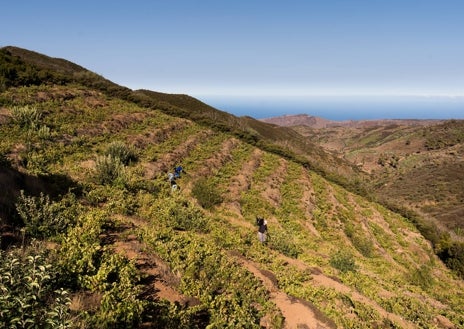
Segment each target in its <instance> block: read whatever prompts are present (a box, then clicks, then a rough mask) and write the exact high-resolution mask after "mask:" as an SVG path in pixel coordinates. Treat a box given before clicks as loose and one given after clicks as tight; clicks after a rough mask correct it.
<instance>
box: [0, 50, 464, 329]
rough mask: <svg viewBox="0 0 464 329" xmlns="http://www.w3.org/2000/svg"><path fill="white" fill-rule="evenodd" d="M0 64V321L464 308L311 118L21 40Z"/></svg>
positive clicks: (386, 322) (374, 316)
mask: <svg viewBox="0 0 464 329" xmlns="http://www.w3.org/2000/svg"><path fill="white" fill-rule="evenodd" d="M0 73H1V80H0V81H1V83H0V90H1V93H0V134H1V136H2V138H1V141H0V168H1V171H0V187H1V189H2V191H3V192H4V193H3V194H2V197H1V198H0V204H1V208H0V210H1V211H0V219H1V223H0V224H1V228H2V246H3V247H4V249H5V250H4V251H2V253H1V257H2V258H1V263H0V273H2V276H1V278H0V287H1V289H2V291H5V292H7V293H6V294H4V297H3V298H2V299H0V306H1V309H2V310H8V312H4V313H2V315H1V317H0V323H1V324H2V325H4V326H7V325H10V326H16V327H21V326H23V327H24V326H25V325H24V324H27V323H30V322H32V323H35V324H36V325H38V326H45V323H47V324H48V325H50V326H51V327H58V326H61V327H62V328H88V327H98V328H114V327H116V328H120V327H123V328H355V327H356V328H428V327H429V328H459V327H462V326H463V325H464V308H463V305H464V294H463V291H464V289H463V288H464V283H463V281H462V279H460V278H459V277H458V274H459V273H457V272H456V271H452V270H451V269H450V268H448V267H446V266H445V264H444V263H443V262H442V260H441V259H440V258H439V257H438V256H437V255H436V250H435V249H434V246H433V245H432V244H431V243H430V242H429V241H428V240H427V239H425V238H424V236H423V235H421V233H420V231H419V230H418V229H417V227H416V226H415V225H414V223H413V222H411V221H410V220H409V219H407V218H405V217H403V216H401V215H400V214H398V213H396V212H394V211H392V210H391V209H388V208H386V207H385V206H383V205H381V204H379V203H377V202H375V201H374V200H372V199H371V198H369V197H368V195H366V196H363V195H362V193H361V192H363V191H364V190H362V189H361V186H360V185H359V184H357V181H359V180H361V179H367V177H368V176H367V175H366V174H365V173H363V171H362V170H360V169H359V168H357V167H356V166H354V165H353V164H351V163H350V162H349V161H346V159H342V158H339V157H338V155H334V154H332V153H330V152H326V151H324V149H323V148H322V147H321V146H318V145H316V144H315V143H313V142H309V141H307V138H306V137H305V136H303V135H302V134H301V133H298V132H297V131H295V130H293V129H290V128H285V127H276V126H275V125H271V124H267V123H264V122H259V121H257V120H254V119H252V118H247V117H245V118H236V117H234V116H232V115H230V114H228V113H225V112H221V111H218V110H216V109H214V108H212V107H210V106H208V105H207V104H204V103H202V102H200V101H198V100H196V99H194V98H192V97H190V96H187V95H172V94H163V93H158V92H155V91H148V90H139V91H132V90H130V89H128V88H125V87H122V86H118V85H116V84H114V83H112V82H110V81H108V80H106V79H104V78H103V77H100V76H98V75H96V74H94V73H92V72H89V71H87V70H85V69H83V68H81V67H80V66H78V65H75V64H72V63H69V62H67V61H65V60H61V59H53V58H50V57H47V56H45V55H41V54H37V53H34V52H30V51H27V50H23V49H19V48H14V47H7V48H3V49H1V50H0ZM177 165H181V166H182V167H183V168H184V171H183V172H182V174H181V178H179V179H177V184H178V187H179V188H178V189H176V190H173V189H171V186H170V184H169V182H168V180H167V174H168V172H170V171H171V170H172V169H173V167H174V166H177ZM357 188H359V189H357ZM357 192H359V193H357ZM364 192H366V191H364ZM257 216H262V217H264V218H266V220H267V221H268V226H269V235H268V240H267V241H266V242H265V243H263V244H262V243H260V242H259V241H258V239H257V236H256V235H257V234H256V232H257V226H256V217H257ZM7 247H8V248H7ZM443 250H451V249H446V248H444V249H443ZM452 259H455V258H452ZM12 282H13V283H12ZM30 282H33V283H34V284H29V283H30ZM17 283H19V284H17ZM24 305H26V307H25V306H24ZM27 305H31V306H30V307H29V306H27ZM21 321H22V322H21Z"/></svg>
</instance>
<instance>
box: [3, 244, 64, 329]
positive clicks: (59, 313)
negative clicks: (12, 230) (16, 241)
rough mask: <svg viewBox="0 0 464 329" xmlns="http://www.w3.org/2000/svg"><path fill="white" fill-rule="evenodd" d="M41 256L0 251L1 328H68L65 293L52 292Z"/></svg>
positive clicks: (51, 276)
mask: <svg viewBox="0 0 464 329" xmlns="http://www.w3.org/2000/svg"><path fill="white" fill-rule="evenodd" d="M55 275H56V274H55V273H54V272H53V271H52V266H51V265H50V264H48V263H47V261H46V258H45V257H44V255H41V254H32V255H27V256H25V257H22V256H20V255H19V254H18V255H15V254H14V253H12V252H9V253H5V252H2V251H0V291H1V294H0V327H2V328H63V329H64V328H71V321H70V313H69V304H70V299H69V297H68V292H67V291H65V290H63V289H58V290H55V289H56V287H53V285H52V284H51V283H52V282H53V280H54V277H55Z"/></svg>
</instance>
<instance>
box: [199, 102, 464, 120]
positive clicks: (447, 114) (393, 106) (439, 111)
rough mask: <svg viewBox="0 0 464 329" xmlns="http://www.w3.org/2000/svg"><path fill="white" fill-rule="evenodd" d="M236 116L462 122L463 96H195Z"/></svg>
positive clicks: (463, 112) (463, 111)
mask: <svg viewBox="0 0 464 329" xmlns="http://www.w3.org/2000/svg"><path fill="white" fill-rule="evenodd" d="M198 98H199V99H200V100H202V101H203V102H205V103H207V104H209V105H211V106H213V107H215V108H217V109H219V110H222V111H225V112H228V113H231V114H234V115H236V116H250V117H253V118H255V119H263V118H269V117H275V116H282V115H292V114H308V115H312V116H317V117H321V118H325V119H329V120H336V121H341V120H374V119H464V97H436V96H435V97H425V96H396V97H388V96H382V97H380V96H379V97H355V96H349V97H306V98H303V97H287V98H284V97H278V98H277V97H251V96H247V97H239V96H238V97H230V96H227V97H219V96H214V97H207V96H204V97H198Z"/></svg>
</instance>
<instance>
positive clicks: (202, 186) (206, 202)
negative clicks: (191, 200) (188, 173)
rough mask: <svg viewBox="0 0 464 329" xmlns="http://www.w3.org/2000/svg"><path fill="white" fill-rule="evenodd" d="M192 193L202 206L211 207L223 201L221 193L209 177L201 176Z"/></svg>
mask: <svg viewBox="0 0 464 329" xmlns="http://www.w3.org/2000/svg"><path fill="white" fill-rule="evenodd" d="M192 194H193V196H194V197H195V198H196V199H197V201H198V203H199V204H200V206H202V207H203V208H205V209H211V208H212V207H214V206H215V205H218V204H220V203H221V202H222V201H223V198H222V195H221V193H220V192H219V191H218V190H217V188H216V187H215V186H214V185H213V184H212V182H211V181H210V180H208V179H207V178H200V179H199V180H198V181H196V182H195V184H194V185H193V188H192Z"/></svg>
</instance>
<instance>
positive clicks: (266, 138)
mask: <svg viewBox="0 0 464 329" xmlns="http://www.w3.org/2000/svg"><path fill="white" fill-rule="evenodd" d="M1 56H2V57H3V58H4V64H3V67H4V68H3V69H2V70H3V71H4V72H5V74H4V77H5V78H4V79H3V82H2V83H0V89H1V85H5V86H16V85H18V84H19V85H37V84H40V83H42V81H45V83H55V84H67V83H78V84H81V85H84V86H87V87H89V88H92V89H96V90H99V91H101V92H103V93H104V94H105V95H109V96H112V97H118V98H122V99H124V100H128V101H131V102H134V103H136V104H138V105H141V106H144V107H149V108H156V109H158V110H160V111H162V112H164V113H166V114H169V115H172V116H176V117H182V118H188V119H190V120H192V121H194V122H197V123H199V124H202V125H205V126H207V127H210V128H212V129H214V130H216V131H223V132H225V131H227V132H230V133H231V134H233V135H234V136H236V137H239V138H240V139H241V140H244V141H246V142H248V143H251V144H253V145H257V146H259V147H260V148H265V149H267V150H269V151H271V152H274V153H279V154H281V155H282V156H284V157H287V158H292V159H294V160H296V161H298V162H301V163H303V164H305V165H306V166H308V167H311V168H312V169H313V170H316V171H318V172H320V173H322V174H323V175H325V176H326V177H328V178H330V179H331V180H333V181H336V182H338V183H340V184H343V185H344V186H347V187H352V188H359V186H358V182H359V176H360V175H362V173H361V172H360V171H359V170H357V168H356V167H355V166H352V165H351V164H350V163H349V162H346V161H343V160H341V159H339V158H337V157H334V156H332V155H331V154H330V153H327V152H324V151H323V150H322V149H321V148H320V146H318V145H316V144H314V143H312V142H310V141H308V140H307V139H305V138H303V137H302V136H301V135H299V134H297V133H295V131H293V130H292V129H290V128H286V127H279V126H276V125H269V124H264V123H262V122H260V121H258V120H254V119H252V118H250V117H235V116H233V115H231V114H229V113H226V112H224V111H220V110H217V109H215V108H213V107H211V106H209V105H207V104H204V103H203V102H201V101H199V100H197V99H195V98H193V97H191V96H188V95H178V94H166V93H159V92H155V91H149V90H136V91H132V90H130V89H128V88H126V87H123V86H119V85H117V84H115V83H113V82H111V81H109V80H107V79H105V78H103V77H101V76H99V75H97V74H95V73H93V72H90V71H88V70H86V69H84V68H82V67H80V66H78V65H75V64H73V63H70V62H69V61H66V60H63V59H58V58H51V57H48V56H46V55H42V54H38V53H36V52H33V51H29V50H26V49H21V48H17V47H4V48H2V50H1Z"/></svg>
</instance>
